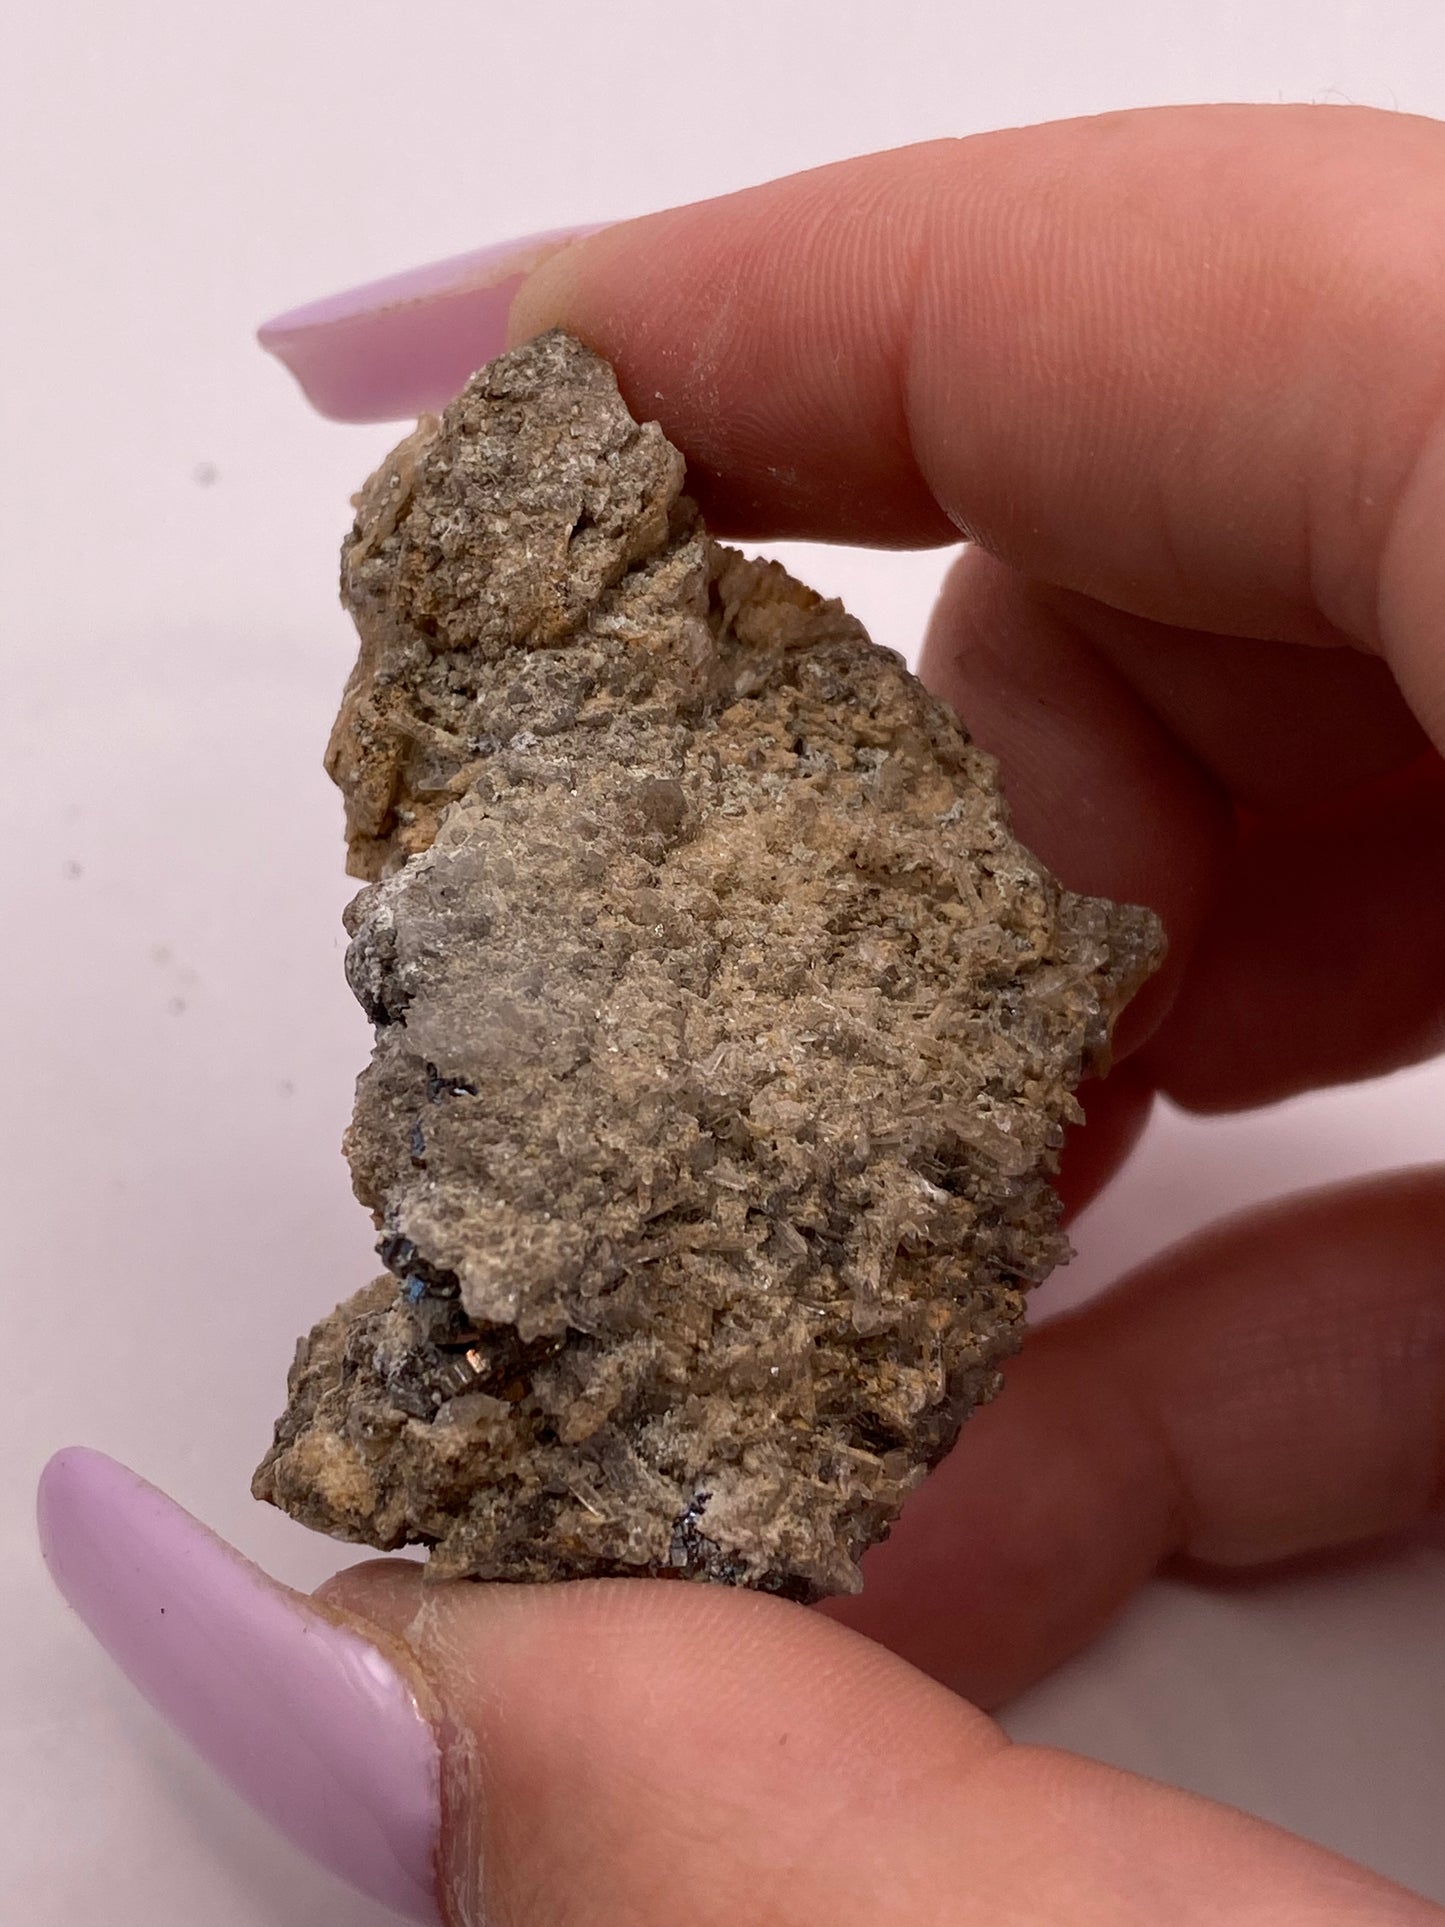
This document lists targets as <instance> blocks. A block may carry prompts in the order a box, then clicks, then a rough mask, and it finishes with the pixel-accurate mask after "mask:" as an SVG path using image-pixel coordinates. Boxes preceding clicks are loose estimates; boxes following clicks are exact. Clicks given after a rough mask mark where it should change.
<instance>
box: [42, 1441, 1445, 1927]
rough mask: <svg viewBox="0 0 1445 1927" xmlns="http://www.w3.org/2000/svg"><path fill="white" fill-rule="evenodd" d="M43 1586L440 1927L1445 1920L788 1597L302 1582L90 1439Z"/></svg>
mask: <svg viewBox="0 0 1445 1927" xmlns="http://www.w3.org/2000/svg"><path fill="white" fill-rule="evenodd" d="M41 1535H42V1544H43V1547H44V1550H45V1554H46V1557H47V1560H48V1562H49V1564H50V1568H51V1571H52V1573H53V1574H54V1576H55V1578H56V1580H57V1583H58V1584H59V1586H60V1588H61V1590H62V1592H63V1593H64V1594H65V1596H66V1598H67V1599H68V1600H69V1601H70V1603H71V1604H72V1605H73V1606H74V1607H75V1608H76V1610H77V1611H78V1612H79V1614H80V1615H81V1617H82V1618H83V1619H84V1620H85V1622H86V1624H87V1625H88V1626H89V1627H90V1628H91V1630H92V1631H93V1632H94V1633H95V1634H96V1636H97V1638H99V1640H100V1641H101V1643H102V1644H103V1645H104V1646H105V1647H106V1648H107V1650H108V1651H109V1652H110V1653H111V1654H112V1655H113V1657H115V1659H116V1660H117V1661H118V1662H119V1664H120V1665H121V1667H122V1669H123V1670H124V1671H125V1672H126V1673H127V1674H128V1675H129V1676H130V1678H131V1679H132V1680H133V1681H134V1682H135V1683H136V1684H137V1685H138V1686H139V1687H140V1688H141V1690H142V1691H143V1692H145V1693H146V1695H147V1696H148V1697H149V1698H150V1699H151V1701H152V1703H153V1704H154V1705H155V1706H156V1707H157V1709H158V1710H159V1711H160V1712H162V1714H163V1715H164V1716H165V1717H166V1718H167V1719H169V1720H170V1721H171V1723H172V1724H173V1725H174V1726H175V1727H176V1728H177V1730H178V1731H179V1732H180V1733H181V1734H182V1735H183V1736H184V1737H185V1738H186V1739H187V1740H188V1741H189V1742H190V1743H191V1744H192V1745H193V1746H194V1747H195V1748H196V1750H197V1751H198V1752H199V1753H200V1755H201V1756H202V1757H203V1758H204V1759H206V1760H207V1761H209V1762H210V1763H211V1764H212V1765H213V1766H215V1767H217V1768H218V1769H219V1770H220V1771H221V1772H222V1774H223V1775H224V1776H225V1777H226V1778H228V1779H229V1780H230V1781H231V1783H232V1784H233V1785H234V1786H235V1787H236V1788H237V1790H238V1791H239V1792H241V1793H242V1794H243V1795H244V1796H245V1797H247V1798H249V1799H250V1800H251V1801H252V1802H253V1803H254V1804H256V1805H257V1806H258V1807H259V1808H260V1810H261V1811H262V1812H263V1813H264V1814H266V1816H267V1817H268V1818H269V1819H270V1820H271V1821H272V1822H273V1824H276V1825H277V1826H279V1827H280V1828H281V1829H282V1830H283V1831H284V1832H286V1833H288V1834H289V1836H290V1837H291V1838H292V1839H293V1841H294V1842H295V1843H296V1844H297V1845H298V1846H300V1847H301V1848H302V1849H303V1850H304V1851H308V1852H311V1853H313V1854H315V1855H317V1857H318V1858H321V1859H322V1860H323V1861H324V1863H325V1864H327V1865H328V1866H330V1867H331V1868H332V1869H333V1871H335V1872H337V1873H339V1874H340V1875H341V1876H342V1877H343V1878H345V1879H349V1880H351V1881H352V1882H353V1883H354V1884H356V1885H358V1886H359V1887H361V1889H362V1890H363V1891H364V1892H368V1893H371V1894H373V1895H374V1896H375V1897H377V1898H379V1899H382V1900H384V1901H386V1902H387V1903H388V1904H389V1905H391V1906H393V1907H396V1908H397V1909H398V1910H399V1911H400V1912H402V1913H404V1914H405V1915H406V1916H407V1917H408V1918H412V1919H416V1920H421V1921H435V1922H438V1923H440V1922H443V1921H444V1922H446V1923H447V1927H482V1923H486V1927H531V1924H532V1923H536V1922H540V1921H546V1922H547V1923H548V1927H624V1924H625V1927H677V1922H678V1921H679V1920H686V1921H687V1922H688V1923H689V1927H724V1924H726V1927H945V1924H946V1927H997V1923H998V1922H1000V1921H1019V1922H1023V1921H1027V1922H1029V1923H1030V1927H1053V1924H1054V1923H1057V1927H1066V1924H1067V1927H1105V1923H1107V1924H1108V1927H1117V1923H1118V1922H1120V1921H1123V1920H1140V1921H1144V1920H1147V1921H1150V1922H1154V1921H1157V1920H1169V1921H1170V1922H1171V1923H1177V1927H1214V1924H1215V1923H1217V1924H1218V1927H1226V1923H1227V1927H1245V1924H1246V1923H1250V1922H1258V1923H1260V1927H1264V1923H1266V1922H1269V1923H1273V1922H1276V1921H1278V1920H1281V1919H1285V1918H1289V1919H1295V1918H1300V1919H1303V1918H1308V1919H1309V1920H1311V1921H1312V1922H1319V1923H1322V1924H1324V1927H1328V1924H1329V1923H1338V1927H1346V1923H1349V1927H1387V1924H1388V1927H1437V1924H1438V1923H1439V1922H1441V1920H1442V1918H1445V1915H1442V1913H1441V1910H1440V1909H1438V1908H1435V1907H1432V1906H1430V1905H1428V1903H1426V1902H1424V1901H1423V1900H1420V1899H1418V1898H1416V1897H1414V1896H1411V1895H1409V1894H1407V1893H1405V1892H1404V1891H1402V1890H1401V1889H1399V1888H1397V1887H1394V1886H1392V1885H1390V1884H1389V1883H1388V1882H1385V1881H1383V1880H1380V1879H1378V1878H1377V1877H1375V1876H1374V1875H1371V1874H1368V1873H1366V1872H1365V1871H1364V1870H1363V1869H1361V1868H1359V1867H1354V1866H1351V1865H1349V1864H1348V1863H1346V1862H1344V1861H1341V1860H1338V1859H1336V1858H1335V1857H1334V1856H1332V1855H1330V1854H1327V1853H1324V1852H1322V1851H1321V1850H1320V1849H1318V1848H1316V1847H1313V1846H1310V1845H1307V1844H1306V1843H1305V1842H1303V1841H1300V1840H1297V1839H1294V1838H1293V1837H1291V1836H1290V1835H1287V1834H1284V1833H1281V1832H1279V1831H1278V1830H1276V1829H1274V1828H1271V1827H1267V1826H1265V1825H1263V1824H1262V1823H1260V1822H1258V1821H1254V1820H1251V1819H1249V1818H1247V1817H1246V1816H1245V1815H1243V1814H1240V1813H1237V1812H1234V1811H1231V1810H1229V1809H1226V1808H1223V1807H1216V1806H1214V1805H1212V1804H1211V1803H1209V1802H1207V1801H1203V1800H1200V1799H1197V1798H1196V1797H1194V1796H1192V1795H1188V1794H1184V1793H1179V1792H1176V1791H1173V1790H1171V1789H1168V1788H1164V1787H1160V1786H1155V1785H1152V1784H1150V1783H1149V1782H1146V1781H1142V1780H1137V1779H1134V1778H1133V1777H1132V1776H1129V1775H1127V1774H1122V1773H1118V1772H1116V1771H1114V1770H1113V1769H1110V1768H1106V1767H1102V1766H1098V1765H1096V1764H1094V1763H1093V1762H1090V1761H1086V1760H1081V1759H1077V1758H1074V1757H1071V1756H1068V1755H1064V1754H1057V1753H1052V1752H1049V1751H1047V1750H1044V1749H1036V1748H1030V1747H1016V1746H1011V1745H1010V1744H1009V1743H1008V1741H1007V1740H1006V1739H1005V1737H1004V1735H1003V1734H1002V1733H1001V1732H1000V1731H999V1730H998V1728H997V1727H995V1726H994V1725H993V1723H992V1722H991V1721H990V1720H988V1719H987V1718H986V1717H985V1716H984V1715H983V1714H981V1713H979V1712H978V1711H976V1709H974V1708H973V1707H970V1706H968V1705H966V1704H965V1703H964V1702H962V1701H960V1700H958V1699H956V1698H955V1697H954V1696H953V1695H952V1694H950V1693H948V1692H946V1691H945V1690H944V1689H943V1688H941V1687H939V1686H938V1685H936V1684H935V1683H934V1682H932V1681H930V1680H928V1679H927V1678H925V1677H924V1676H923V1675H922V1674H921V1673H919V1672H917V1671H915V1670H914V1669H913V1668H912V1667H910V1666H908V1665H906V1664H905V1663H904V1662H903V1661H901V1660H899V1659H898V1658H896V1657H895V1656H894V1655H892V1654H890V1653H888V1652H887V1651H885V1650H884V1649H883V1648H882V1647H880V1646H877V1645H875V1644H873V1643H872V1642H871V1641H868V1640H864V1639H861V1638H859V1637H858V1636H857V1635H856V1634H852V1633H849V1632H847V1631H846V1630H844V1629H843V1628H841V1627H839V1626H836V1625H833V1624H830V1623H829V1622H828V1621H827V1620H826V1619H824V1618H822V1617H821V1616H820V1615H818V1614H815V1613H812V1612H810V1611H808V1610H807V1609H805V1608H803V1607H798V1606H792V1605H789V1604H786V1603H784V1602H782V1601H779V1600H774V1599H769V1598H766V1597H763V1596H760V1595H756V1594H747V1593H739V1592H732V1591H729V1590H726V1589H723V1588H715V1587H702V1586H687V1585H681V1584H673V1585H669V1584H667V1583H665V1582H658V1581H627V1580H622V1581H600V1582H599V1581H592V1582H583V1583H579V1584H573V1585H566V1586H555V1587H542V1588H539V1587H522V1586H518V1587H508V1586H477V1585H472V1584H469V1583H467V1582H460V1583H453V1584H451V1585H446V1586H427V1585H426V1583H425V1581H424V1580H423V1578H422V1575H421V1573H420V1571H419V1569H418V1568H417V1567H416V1566H414V1565H410V1564H406V1563H403V1562H380V1563H373V1564H368V1565H363V1566H361V1567H357V1568H354V1569H352V1570H351V1571H349V1572H345V1573H342V1574H339V1575H338V1576H337V1577H336V1579H334V1580H332V1581H330V1582H328V1584H327V1585H326V1586H324V1587H323V1588H322V1589H321V1592H320V1593H319V1594H318V1595H317V1596H316V1597H315V1598H313V1599H308V1598H306V1597H305V1596H304V1595H299V1594H296V1593H293V1592H290V1591H289V1590H288V1589H287V1588H285V1587H282V1586H279V1585H277V1584H276V1582H275V1581H274V1580H271V1579H270V1578H269V1577H268V1576H267V1575H266V1574H265V1573H263V1572H261V1571H259V1570H258V1569H257V1568H256V1567H255V1566H253V1565H251V1564H250V1562H249V1561H247V1560H245V1559H243V1558H242V1557H241V1556H240V1554H239V1553H237V1552H235V1551H234V1549H233V1548H231V1547H229V1546H227V1545H225V1544H224V1543H223V1542H222V1541H220V1540H218V1539H217V1538H216V1537H215V1535H214V1534H212V1533H210V1532H208V1531H207V1530H206V1528H205V1527H204V1526H202V1525H200V1524H199V1523H198V1522H197V1521H196V1520H194V1519H192V1518H190V1516H189V1515H188V1514H186V1513H184V1512H183V1511H181V1509H180V1508H179V1507H178V1506H176V1505H174V1504H173V1503H172V1502H171V1501H170V1500H168V1499H167V1498H166V1497H165V1495H164V1494H162V1493H160V1492H158V1491H156V1489H155V1488H154V1487H152V1486H148V1485H147V1484H146V1483H145V1481H144V1480H140V1479H137V1478H136V1477H135V1475H134V1474H132V1473H130V1472H128V1471H126V1469H125V1468H124V1467H122V1466H119V1465H117V1464H116V1463H115V1462H114V1461H113V1460H108V1459H105V1458H103V1457H102V1456H101V1455H99V1454H95V1453H86V1452H76V1451H71V1452H67V1453H64V1454H62V1455H60V1457H59V1459H58V1460H56V1461H53V1462H52V1464H51V1466H50V1467H48V1468H47V1471H46V1474H45V1477H44V1480H43V1482H42V1490H41Z"/></svg>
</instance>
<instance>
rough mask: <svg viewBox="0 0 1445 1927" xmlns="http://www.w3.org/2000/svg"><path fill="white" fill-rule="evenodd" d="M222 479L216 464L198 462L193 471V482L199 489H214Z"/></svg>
mask: <svg viewBox="0 0 1445 1927" xmlns="http://www.w3.org/2000/svg"><path fill="white" fill-rule="evenodd" d="M220 479H221V471H220V469H218V468H217V467H216V464H215V463H214V462H197V463H196V465H195V467H194V468H193V469H192V470H191V480H192V481H193V482H194V483H195V485H196V487H197V488H214V486H215V485H216V483H217V482H219V481H220Z"/></svg>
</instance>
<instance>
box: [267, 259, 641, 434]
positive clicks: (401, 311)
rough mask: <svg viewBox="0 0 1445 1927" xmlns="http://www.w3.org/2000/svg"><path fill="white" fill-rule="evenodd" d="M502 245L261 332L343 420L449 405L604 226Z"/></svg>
mask: <svg viewBox="0 0 1445 1927" xmlns="http://www.w3.org/2000/svg"><path fill="white" fill-rule="evenodd" d="M603 225H605V223H595V224H594V225H593V226H591V227H575V228H553V229H551V230H549V231H548V232H547V233H545V234H528V235H524V236H522V238H521V239H519V240H515V241H498V242H496V243H494V244H493V245H492V246H491V247H486V248H478V249H476V250H475V251H474V252H473V253H471V254H457V255H453V256H452V257H451V259H450V260H446V261H433V262H431V263H429V264H428V265H427V266H426V267H421V268H413V269H411V270H410V272H409V273H406V274H394V275H390V276H389V277H388V278H387V279H386V280H384V281H369V282H367V283H366V284H365V285H364V286H362V287H359V288H348V289H347V290H346V291H345V292H344V293H342V294H333V295H329V296H328V297H327V298H326V299H325V300H322V301H313V302H311V303H310V304H309V305H308V306H307V307H304V308H293V309H292V310H291V312H290V313H289V314H283V315H277V316H276V318H275V320H274V321H267V322H265V323H264V324H263V325H262V327H261V329H260V331H259V336H258V338H259V340H260V343H261V346H262V347H263V348H266V349H269V351H270V352H271V353H272V354H273V355H275V356H276V358H277V360H278V361H281V362H283V363H284V364H285V366H286V367H287V368H289V369H290V371H291V373H292V374H293V375H294V376H295V377H296V379H297V381H298V382H300V384H301V388H302V391H303V393H304V394H305V396H306V398H307V400H308V401H309V402H310V403H311V404H312V406H313V407H315V408H317V409H319V410H320V412H321V413H322V414H323V415H329V416H331V417H332V418H333V419H334V420H337V421H353V422H363V421H364V422H379V421H399V420H402V419H404V418H405V417H407V416H411V415H419V414H421V413H423V412H424V411H425V410H426V409H432V408H440V407H442V406H443V405H444V404H445V403H446V402H448V401H450V400H451V398H452V396H453V395H455V394H456V393H457V391H458V389H460V388H461V386H462V385H463V383H464V382H465V381H466V379H467V377H468V376H469V375H470V374H472V372H473V371H474V370H475V369H477V368H480V367H481V365H482V363H483V362H484V361H490V360H491V359H492V357H493V356H494V355H499V354H500V353H501V352H502V350H503V348H504V347H505V346H506V332H507V313H508V310H509V309H510V308H511V305H512V299H513V297H514V295H515V294H516V292H517V290H518V288H520V287H521V285H522V282H523V280H524V279H525V278H526V276H527V275H528V274H529V273H530V272H531V270H532V269H533V268H534V267H536V265H537V263H538V262H539V261H543V260H545V259H546V257H547V256H548V255H549V254H555V253H556V252H557V250H558V248H563V247H566V245H567V244H568V242H569V241H580V240H581V239H582V238H583V237H584V236H585V235H588V234H596V233H597V231H598V227H599V226H603Z"/></svg>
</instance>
